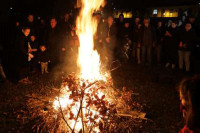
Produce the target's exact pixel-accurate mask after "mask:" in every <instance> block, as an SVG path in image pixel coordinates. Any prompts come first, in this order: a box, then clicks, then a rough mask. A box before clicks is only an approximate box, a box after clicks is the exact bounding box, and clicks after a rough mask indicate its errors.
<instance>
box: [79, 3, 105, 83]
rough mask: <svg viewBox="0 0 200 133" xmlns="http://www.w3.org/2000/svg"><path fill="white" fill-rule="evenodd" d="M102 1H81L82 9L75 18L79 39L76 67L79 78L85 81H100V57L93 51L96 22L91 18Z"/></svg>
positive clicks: (101, 77) (101, 4)
mask: <svg viewBox="0 0 200 133" xmlns="http://www.w3.org/2000/svg"><path fill="white" fill-rule="evenodd" d="M103 4H104V0H82V9H81V12H80V15H79V16H78V18H77V34H78V37H79V43H80V46H79V53H78V61H77V63H78V66H79V68H80V73H81V78H83V79H85V80H90V81H94V80H102V79H103V76H102V75H101V72H100V65H101V63H100V55H99V54H98V52H97V51H96V50H94V39H93V37H94V34H95V32H96V29H97V20H96V19H95V18H93V13H94V11H97V10H99V8H100V7H101V6H103Z"/></svg>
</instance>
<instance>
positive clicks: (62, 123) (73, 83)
mask: <svg viewBox="0 0 200 133" xmlns="http://www.w3.org/2000/svg"><path fill="white" fill-rule="evenodd" d="M65 93H68V99H69V100H71V101H72V102H71V103H70V104H68V105H67V107H64V106H62V103H61V98H63V97H64V96H65ZM99 93H101V95H99ZM132 96H133V92H132V91H127V90H126V88H125V87H124V88H123V89H122V90H120V89H115V88H113V84H112V81H111V79H108V80H107V81H106V82H105V81H95V82H92V83H91V82H89V81H85V80H82V79H79V78H77V77H76V75H68V77H67V78H63V83H62V87H61V88H59V89H58V88H54V87H52V89H51V90H49V89H43V90H42V92H41V93H39V94H38V93H37V94H32V95H27V99H26V105H27V110H28V112H27V113H26V114H27V117H26V118H27V119H29V120H31V121H32V122H33V123H34V124H33V126H32V130H34V132H50V133H51V132H52V133H53V132H58V133H59V132H80V133H81V132H83V133H85V132H86V133H90V132H91V133H93V132H109V133H110V132H122V131H123V132H133V129H134V127H136V126H138V125H140V124H141V123H142V122H143V121H145V120H146V118H145V115H146V114H145V113H142V111H141V110H142V107H141V105H140V104H139V103H136V102H134V101H133V98H132ZM55 101H57V103H58V108H57V109H55ZM73 108H75V109H76V111H75V112H74V111H72V109H73ZM23 121H24V120H23ZM80 125H81V127H80ZM77 126H79V128H77Z"/></svg>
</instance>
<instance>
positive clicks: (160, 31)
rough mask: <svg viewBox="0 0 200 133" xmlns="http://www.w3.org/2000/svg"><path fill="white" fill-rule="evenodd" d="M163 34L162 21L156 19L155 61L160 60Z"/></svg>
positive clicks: (158, 61)
mask: <svg viewBox="0 0 200 133" xmlns="http://www.w3.org/2000/svg"><path fill="white" fill-rule="evenodd" d="M164 36H165V28H164V26H163V23H162V21H158V26H157V29H156V57H157V63H160V61H161V53H162V48H163V40H164Z"/></svg>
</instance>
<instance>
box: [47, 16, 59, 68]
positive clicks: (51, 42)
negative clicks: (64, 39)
mask: <svg viewBox="0 0 200 133" xmlns="http://www.w3.org/2000/svg"><path fill="white" fill-rule="evenodd" d="M59 33H60V32H59V29H58V27H57V20H56V19H55V18H52V19H51V20H50V27H49V28H48V30H47V31H46V34H45V40H46V42H45V45H46V46H47V49H48V51H49V53H51V54H50V58H51V61H52V65H53V66H55V65H57V63H58V62H59V55H60V52H61V50H62V46H61V45H60V40H61V39H60V34H59ZM43 45H44V44H43Z"/></svg>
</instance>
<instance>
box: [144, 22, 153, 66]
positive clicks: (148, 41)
mask: <svg viewBox="0 0 200 133" xmlns="http://www.w3.org/2000/svg"><path fill="white" fill-rule="evenodd" d="M155 42H156V32H155V29H154V28H153V27H151V26H150V20H149V19H148V18H145V19H144V26H143V27H142V31H141V38H140V44H141V46H142V63H143V64H145V59H146V55H147V62H148V64H149V65H151V63H152V48H153V47H155Z"/></svg>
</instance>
